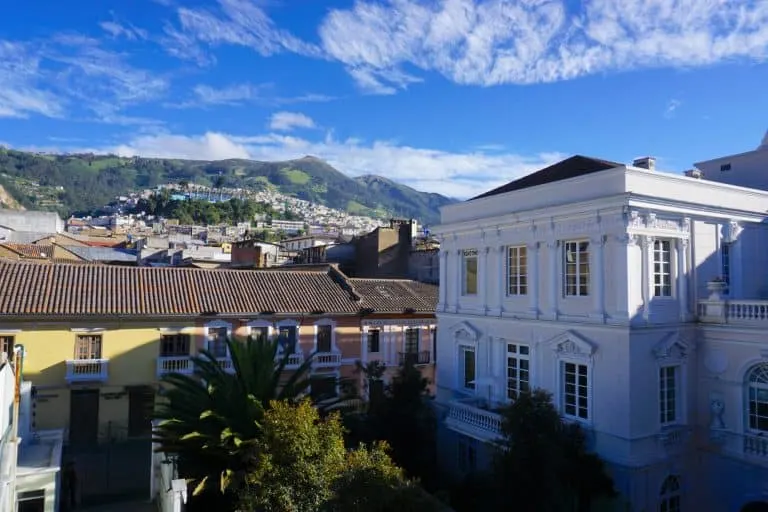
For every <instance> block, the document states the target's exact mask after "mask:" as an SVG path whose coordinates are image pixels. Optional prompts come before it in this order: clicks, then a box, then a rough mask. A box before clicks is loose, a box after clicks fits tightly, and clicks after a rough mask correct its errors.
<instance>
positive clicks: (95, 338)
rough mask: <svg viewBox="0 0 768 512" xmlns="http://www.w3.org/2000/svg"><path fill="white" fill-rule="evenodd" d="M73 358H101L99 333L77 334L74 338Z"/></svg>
mask: <svg viewBox="0 0 768 512" xmlns="http://www.w3.org/2000/svg"><path fill="white" fill-rule="evenodd" d="M75 359H101V335H99V334H97V335H79V336H77V338H75Z"/></svg>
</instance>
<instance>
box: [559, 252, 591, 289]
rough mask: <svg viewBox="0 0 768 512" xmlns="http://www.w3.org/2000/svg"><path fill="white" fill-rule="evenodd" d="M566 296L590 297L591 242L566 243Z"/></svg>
mask: <svg viewBox="0 0 768 512" xmlns="http://www.w3.org/2000/svg"><path fill="white" fill-rule="evenodd" d="M565 295H566V297H585V296H587V295H589V242H587V241H582V242H565Z"/></svg>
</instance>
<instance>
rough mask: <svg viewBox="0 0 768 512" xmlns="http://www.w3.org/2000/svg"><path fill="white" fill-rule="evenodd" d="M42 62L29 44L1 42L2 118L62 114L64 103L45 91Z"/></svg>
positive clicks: (0, 97) (0, 92) (0, 103)
mask: <svg viewBox="0 0 768 512" xmlns="http://www.w3.org/2000/svg"><path fill="white" fill-rule="evenodd" d="M40 60H41V59H40V57H39V56H38V55H37V54H36V52H35V51H34V49H32V48H31V47H29V46H28V45H25V44H21V43H12V42H9V41H3V40H0V84H2V86H0V117H27V116H29V115H30V114H39V115H43V116H48V117H60V116H61V115H62V114H63V112H64V106H63V100H62V99H61V98H60V97H59V96H58V95H56V94H54V93H53V92H51V91H50V90H47V89H45V85H46V84H45V80H42V79H41V78H42V77H41V74H42V71H41V68H40V66H41V63H40Z"/></svg>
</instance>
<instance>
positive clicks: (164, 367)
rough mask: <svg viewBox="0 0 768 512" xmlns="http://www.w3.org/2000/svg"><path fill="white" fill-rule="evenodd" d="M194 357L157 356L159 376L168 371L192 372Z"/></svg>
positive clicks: (188, 373)
mask: <svg viewBox="0 0 768 512" xmlns="http://www.w3.org/2000/svg"><path fill="white" fill-rule="evenodd" d="M192 371H193V366H192V359H190V357H189V356H171V357H158V358H157V375H158V377H159V376H161V375H164V374H166V373H183V374H186V375H190V374H192Z"/></svg>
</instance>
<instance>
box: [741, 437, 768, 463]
mask: <svg viewBox="0 0 768 512" xmlns="http://www.w3.org/2000/svg"><path fill="white" fill-rule="evenodd" d="M744 454H745V455H750V456H752V457H763V458H765V459H768V436H760V435H755V434H745V435H744Z"/></svg>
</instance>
